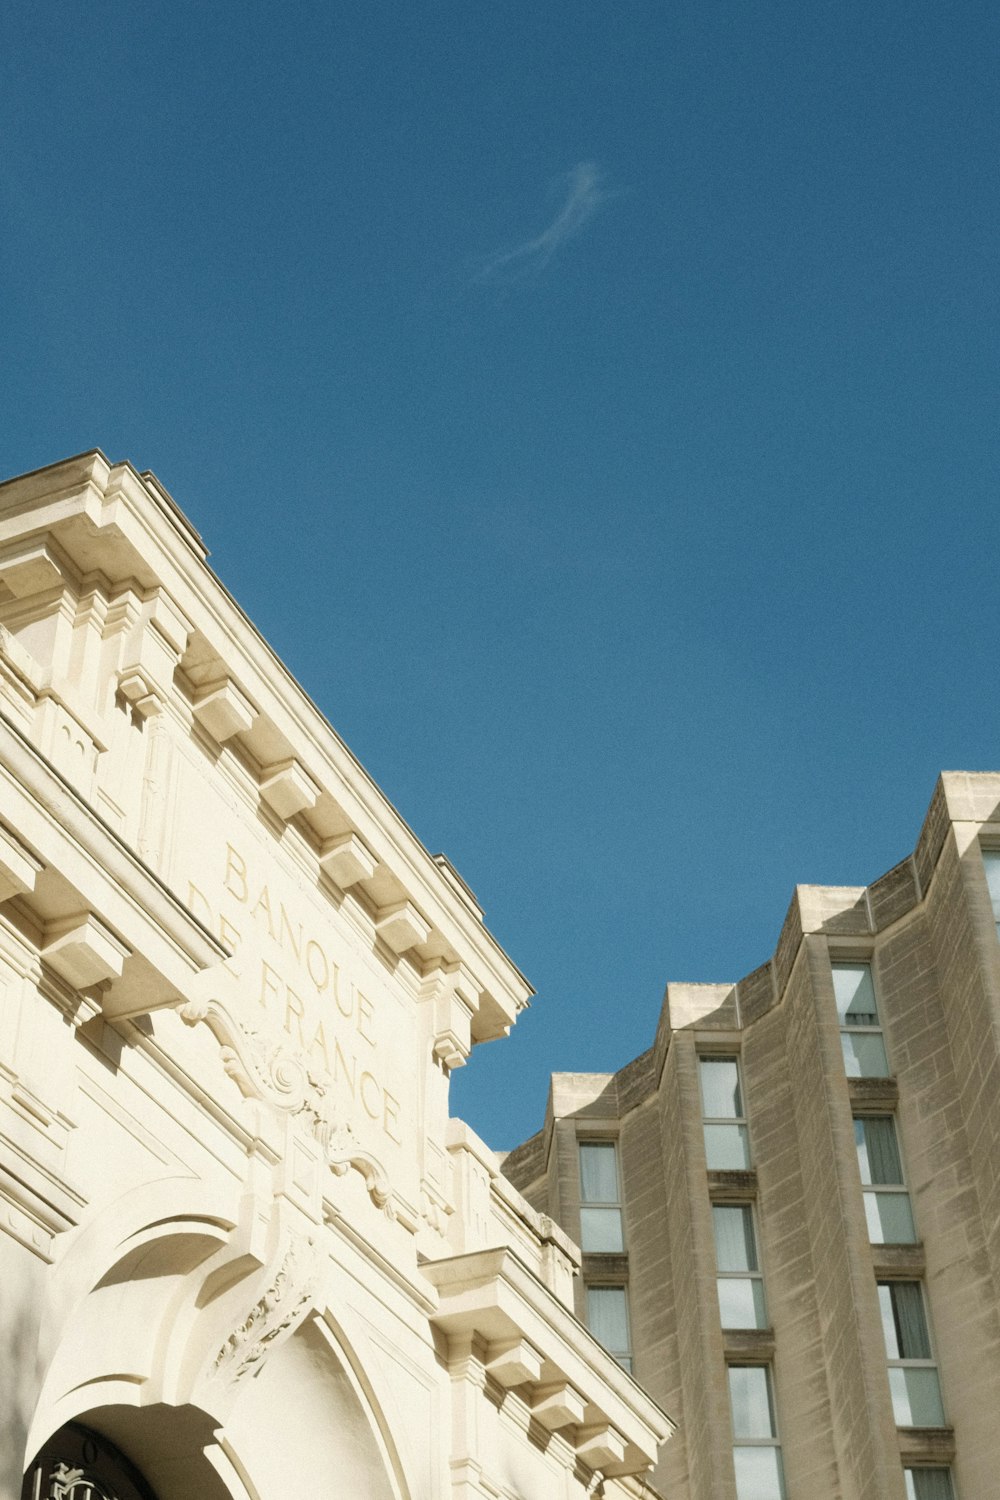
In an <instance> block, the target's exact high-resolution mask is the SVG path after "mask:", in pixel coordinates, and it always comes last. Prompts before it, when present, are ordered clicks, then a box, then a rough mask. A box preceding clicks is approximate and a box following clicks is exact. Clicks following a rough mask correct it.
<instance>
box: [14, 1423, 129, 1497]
mask: <svg viewBox="0 0 1000 1500" xmlns="http://www.w3.org/2000/svg"><path fill="white" fill-rule="evenodd" d="M21 1500H157V1496H156V1495H155V1494H154V1492H153V1491H152V1490H151V1489H150V1487H149V1485H148V1484H147V1483H146V1481H145V1480H144V1479H143V1478H142V1476H141V1475H140V1474H139V1472H138V1470H137V1469H136V1468H135V1467H134V1465H133V1464H131V1463H130V1462H129V1460H128V1459H127V1458H126V1457H125V1455H124V1453H122V1452H120V1451H119V1449H118V1448H116V1447H115V1445H114V1443H112V1442H111V1441H110V1440H109V1439H108V1438H106V1437H105V1436H104V1435H103V1434H102V1433H97V1432H94V1431H93V1430H92V1429H91V1428H89V1427H84V1426H82V1425H81V1424H80V1423H78V1422H68V1423H67V1424H66V1426H65V1427H62V1428H60V1430H59V1431H58V1432H56V1433H54V1434H53V1435H52V1437H50V1438H49V1440H48V1442H46V1443H44V1444H43V1445H42V1448H41V1451H40V1452H39V1453H38V1454H37V1456H36V1458H35V1461H34V1462H33V1463H32V1464H30V1465H29V1466H28V1472H27V1473H26V1474H25V1476H24V1486H23V1488H22V1490H21Z"/></svg>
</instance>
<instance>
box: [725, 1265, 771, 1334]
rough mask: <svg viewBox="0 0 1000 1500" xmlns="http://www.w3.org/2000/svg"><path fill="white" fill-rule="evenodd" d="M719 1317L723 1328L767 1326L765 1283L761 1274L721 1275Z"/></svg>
mask: <svg viewBox="0 0 1000 1500" xmlns="http://www.w3.org/2000/svg"><path fill="white" fill-rule="evenodd" d="M718 1288H719V1318H720V1322H721V1323H722V1326H723V1328H766V1327H767V1313H766V1311H765V1309H764V1283H763V1282H762V1281H761V1279H760V1277H759V1276H747V1277H742V1276H720V1277H719V1278H718Z"/></svg>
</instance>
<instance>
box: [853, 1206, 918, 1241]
mask: <svg viewBox="0 0 1000 1500" xmlns="http://www.w3.org/2000/svg"><path fill="white" fill-rule="evenodd" d="M864 1198H865V1218H866V1219H867V1221H868V1238H869V1239H870V1240H871V1242H872V1244H873V1245H914V1244H916V1240H917V1234H916V1230H915V1229H914V1227H913V1213H912V1211H911V1209H910V1195H909V1193H865V1195H864Z"/></svg>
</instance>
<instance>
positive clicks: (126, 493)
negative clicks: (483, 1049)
mask: <svg viewBox="0 0 1000 1500" xmlns="http://www.w3.org/2000/svg"><path fill="white" fill-rule="evenodd" d="M205 557H206V553H205V550H204V547H203V545H202V543H201V540H200V538H199V537H198V534H197V532H196V531H195V530H194V528H193V527H192V526H191V525H190V523H189V522H187V521H186V519H185V518H184V517H183V515H182V513H181V512H180V510H179V509H178V507H177V506H176V504H175V503H174V502H173V500H172V499H171V497H170V496H169V495H168V494H167V492H166V491H165V490H164V488H163V487H162V485H160V484H159V483H158V482H157V481H156V479H155V478H154V476H153V475H151V474H148V473H144V474H140V473H138V472H137V471H136V470H135V469H134V468H132V466H131V465H130V464H127V463H125V464H117V465H112V464H110V463H109V462H108V460H107V459H106V458H105V457H104V455H103V454H102V453H100V452H99V451H97V450H93V451H91V452H89V453H84V454H80V455H78V456H76V457H75V458H71V459H67V460H65V461H64V462H63V463H60V464H55V465H51V466H49V467H48V468H46V469H44V470H40V471H37V472H36V473H33V474H28V475H24V476H22V477H20V478H18V479H14V480H10V481H8V482H7V483H6V484H2V485H0V576H5V577H6V578H7V579H8V587H10V586H11V583H13V587H12V588H11V593H12V594H14V593H15V590H16V591H17V596H18V602H19V604H23V605H24V606H25V607H26V608H30V606H31V605H32V602H33V600H34V599H36V598H38V599H40V600H42V599H43V600H45V601H47V602H46V603H45V606H44V607H45V608H46V609H47V610H49V611H50V613H51V609H52V608H53V607H54V606H53V604H52V599H55V600H56V601H57V602H58V596H59V595H60V593H62V595H63V596H64V598H65V600H68V601H69V603H67V604H65V605H64V606H63V608H64V613H66V612H67V611H68V613H67V615H66V620H65V622H64V623H65V625H66V628H67V629H68V628H69V626H70V625H71V624H72V619H70V615H71V614H73V611H74V610H76V611H79V608H80V604H81V600H82V599H83V597H84V593H85V590H87V589H89V590H90V594H88V595H86V597H87V598H88V599H91V600H92V602H93V609H91V610H90V615H91V616H92V617H93V620H94V624H95V628H98V630H99V632H101V633H103V637H104V639H106V640H111V639H113V638H114V637H115V636H118V637H120V641H121V644H120V647H119V648H118V650H119V657H118V665H117V668H116V674H117V675H116V684H117V687H118V690H119V692H120V694H121V698H122V701H124V702H127V703H128V704H129V705H130V706H131V709H132V710H133V711H134V712H135V713H136V714H137V715H138V717H139V718H150V717H152V716H154V715H157V714H161V713H162V712H163V711H164V710H165V709H167V708H169V709H170V711H171V713H172V714H173V715H174V716H175V717H176V718H177V719H178V721H179V722H182V723H183V722H184V720H185V718H186V720H187V723H188V725H189V726H190V724H191V722H192V721H194V722H196V723H199V724H200V725H201V727H202V728H203V729H204V730H205V731H206V732H207V733H208V734H209V735H211V736H213V737H214V738H215V739H216V741H217V742H218V743H220V744H223V745H227V746H229V745H236V744H237V743H238V748H239V758H240V761H241V763H242V764H244V765H246V766H247V767H248V768H250V770H251V772H252V774H254V775H255V776H256V779H257V783H258V786H259V793H260V796H261V798H262V800H264V801H265V802H267V803H268V804H269V806H270V807H271V809H272V810H273V811H274V813H275V815H276V816H277V818H278V819H279V820H280V821H283V822H287V821H288V820H289V819H292V818H294V819H296V821H297V822H298V823H299V825H300V831H301V832H302V833H303V835H304V837H305V838H306V840H307V843H308V844H309V845H310V846H311V847H312V849H313V850H314V851H315V853H316V866H315V868H316V874H317V877H318V876H319V875H320V874H321V873H322V871H323V861H324V860H327V861H330V860H331V856H332V855H333V850H332V848H331V845H332V844H333V843H335V842H339V841H341V840H343V839H344V838H345V836H349V837H353V839H355V840H356V841H357V843H356V844H354V845H352V846H350V847H351V852H352V854H353V856H354V858H353V862H352V861H349V860H348V859H346V858H345V857H344V856H343V853H342V851H340V852H341V858H340V859H339V860H336V859H334V860H333V864H332V866H331V868H330V870H329V873H330V875H331V878H332V879H333V880H334V881H337V878H338V877H337V873H336V870H337V868H338V867H339V869H340V873H341V875H342V876H343V877H344V884H341V885H340V888H341V889H349V890H350V891H351V892H352V893H353V892H355V891H357V892H359V893H360V899H361V900H362V901H363V903H364V904H365V905H366V907H367V909H368V911H369V912H370V913H373V914H374V917H373V920H374V922H375V924H376V926H377V928H378V929H379V935H380V937H382V938H383V939H384V940H385V941H386V942H387V944H388V946H389V948H390V950H391V951H392V952H394V953H396V954H397V955H406V958H407V961H409V962H410V963H412V964H414V965H415V967H416V969H417V973H418V976H419V974H420V972H421V970H422V969H423V968H424V967H425V966H426V965H428V964H430V965H434V964H436V963H438V962H440V960H441V958H442V957H443V958H444V959H445V960H446V961H448V962H466V963H468V964H469V965H470V966H471V967H472V968H473V969H474V971H475V972H476V973H477V974H478V975H480V977H481V981H482V996H481V1001H480V1003H479V1005H478V1006H477V1008H476V1010H475V1014H474V1016H473V1020H472V1040H473V1042H474V1043H475V1042H478V1041H486V1040H491V1039H493V1038H495V1037H499V1036H502V1035H504V1034H505V1033H506V1032H507V1030H509V1028H510V1026H511V1024H512V1023H513V1021H514V1020H515V1019H516V1017H517V1015H518V1013H519V1012H520V1010H522V1009H523V1008H524V1006H525V1005H526V1004H527V1003H528V999H529V996H530V995H531V993H532V991H531V987H530V986H529V985H528V984H527V982H526V981H525V979H524V977H523V976H522V975H521V974H520V973H519V972H518V970H517V969H516V968H515V966H514V965H513V964H512V963H511V961H510V960H509V959H508V958H507V956H506V955H505V954H504V953H503V951H502V949H501V948H500V946H499V944H498V943H497V942H496V940H495V939H494V938H493V937H492V936H491V935H490V933H489V932H488V931H487V930H486V928H485V927H484V925H483V922H482V913H481V910H480V909H479V907H478V905H477V904H476V903H475V902H474V901H473V900H472V899H471V897H470V893H468V891H467V889H466V888H464V887H462V886H461V885H460V877H456V876H455V874H454V872H453V871H452V870H451V869H450V866H447V865H446V862H443V861H442V860H441V858H440V857H437V856H432V855H431V854H429V853H428V851H427V850H426V849H425V848H424V847H423V846H422V845H421V844H420V843H419V841H418V840H417V839H416V837H415V836H414V835H413V833H412V832H411V831H410V829H409V828H408V827H407V826H406V824H405V823H403V821H402V820H401V819H400V818H399V816H398V814H397V813H396V812H395V810H394V809H393V808H392V807H391V805H390V804H389V803H388V801H387V799H386V798H385V797H384V796H383V794H382V793H381V792H380V791H379V790H378V788H377V787H376V786H375V784H374V783H373V782H372V781H371V778H370V777H369V776H368V775H367V773H366V772H365V771H364V770H363V768H362V767H361V766H360V765H359V764H358V762H357V761H356V760H355V758H354V757H353V756H352V755H351V754H350V752H349V751H348V749H347V748H346V746H345V745H344V744H343V742H342V741H341V740H340V739H339V737H338V736H337V735H336V733H335V732H334V731H333V729H332V728H331V726H330V725H329V723H328V722H327V721H326V720H325V719H324V718H323V717H322V715H320V714H319V712H318V711H317V710H316V708H315V707H314V705H313V704H312V703H310V701H309V700H308V699H307V698H306V696H305V694H304V693H303V692H302V690H301V688H300V687H299V686H298V684H297V683H296V682H295V681H294V679H293V678H292V677H291V676H290V674H289V673H288V672H287V670H286V669H285V668H284V667H283V666H282V665H281V663H280V662H279V661H278V660H277V658H276V657H275V656H274V654H273V653H272V652H271V651H270V650H269V648H268V647H267V646H266V644H265V643H264V642H263V641H262V640H261V638H260V636H259V635H258V634H257V633H256V631H255V630H254V629H253V627H252V626H251V625H250V624H249V622H248V621H247V619H246V617H245V616H244V615H243V613H242V611H240V609H239V608H238V606H237V605H236V604H235V603H234V601H233V600H232V599H231V598H230V596H229V595H228V594H227V593H226V591H225V589H224V588H223V587H222V585H221V584H220V583H219V581H218V579H217V578H215V576H214V575H213V574H212V573H210V572H209V570H208V569H207V568H206V567H205V565H204V564H205ZM5 567H6V572H5V571H4V569H5ZM39 591H41V592H39ZM50 596H52V598H51V599H50ZM99 600H103V601H104V602H103V603H101V605H100V608H98V601H99ZM70 605H72V608H70ZM74 618H75V619H76V620H77V621H79V620H81V619H83V618H84V617H83V615H81V614H79V613H76V614H75V616H74ZM62 638H65V631H64V632H63V637H62ZM42 670H43V672H44V671H45V669H44V668H43V669H42ZM56 676H58V673H57V674H56ZM53 680H55V679H53ZM59 680H61V679H59ZM55 685H56V686H58V683H57V682H56V684H55ZM100 749H101V747H100V746H95V748H94V753H95V755H99V754H100ZM88 790H89V787H88ZM338 883H339V882H338Z"/></svg>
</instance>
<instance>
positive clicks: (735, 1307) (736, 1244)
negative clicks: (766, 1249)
mask: <svg viewBox="0 0 1000 1500" xmlns="http://www.w3.org/2000/svg"><path fill="white" fill-rule="evenodd" d="M712 1228H713V1229H714V1231H715V1262H716V1268H717V1270H718V1276H717V1278H716V1284H717V1286H718V1289H719V1314H720V1317H721V1319H722V1326H723V1328H766V1327H767V1312H766V1309H765V1306H764V1280H763V1277H762V1276H761V1274H760V1263H759V1261H758V1259H757V1237H756V1235H755V1234H754V1223H753V1209H752V1208H751V1207H750V1204H749V1203H732V1204H730V1203H715V1204H713V1205H712Z"/></svg>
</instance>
